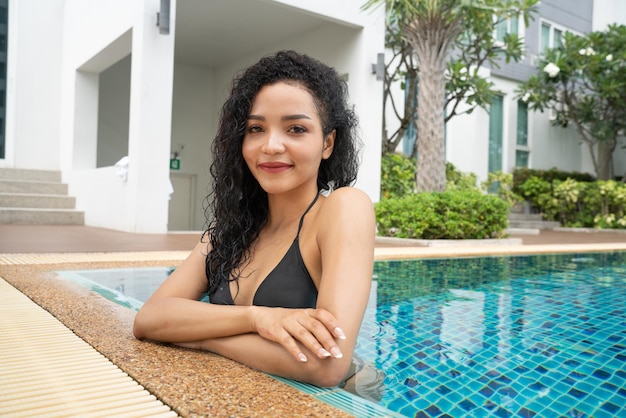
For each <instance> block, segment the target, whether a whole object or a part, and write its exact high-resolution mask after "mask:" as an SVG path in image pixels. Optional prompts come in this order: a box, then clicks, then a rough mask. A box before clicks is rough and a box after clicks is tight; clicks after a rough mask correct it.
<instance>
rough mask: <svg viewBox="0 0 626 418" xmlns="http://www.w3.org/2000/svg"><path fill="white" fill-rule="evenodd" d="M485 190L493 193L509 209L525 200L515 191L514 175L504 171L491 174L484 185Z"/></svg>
mask: <svg viewBox="0 0 626 418" xmlns="http://www.w3.org/2000/svg"><path fill="white" fill-rule="evenodd" d="M482 187H483V190H484V191H485V192H488V193H493V194H495V195H497V196H498V197H500V198H501V199H502V200H504V201H505V202H506V203H507V204H508V205H509V207H512V206H513V205H515V204H516V203H518V202H522V201H523V200H524V198H522V197H521V196H520V195H518V194H517V193H515V192H514V191H513V174H511V173H504V172H502V171H494V172H490V173H489V174H488V175H487V180H485V181H483V183H482Z"/></svg>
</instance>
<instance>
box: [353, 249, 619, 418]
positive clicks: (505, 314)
mask: <svg viewBox="0 0 626 418" xmlns="http://www.w3.org/2000/svg"><path fill="white" fill-rule="evenodd" d="M554 257H556V258H557V259H558V257H557V256H554ZM569 257H571V256H569ZM606 257H609V256H605V255H592V256H590V257H584V258H585V259H586V258H589V259H592V260H596V259H597V260H598V261H597V262H595V263H585V264H584V265H583V264H580V263H572V262H570V263H569V264H562V265H558V263H557V265H558V268H553V269H552V270H551V271H550V272H549V273H545V272H543V273H536V272H534V271H533V268H532V263H533V262H532V261H530V259H526V258H523V257H520V258H515V259H511V260H510V261H507V262H504V261H502V260H500V261H498V260H495V261H494V263H495V264H497V265H499V266H500V267H502V271H504V270H508V271H509V273H510V274H511V275H512V277H509V278H508V279H506V280H505V281H502V282H489V281H486V280H481V281H480V283H479V284H478V285H476V286H472V285H467V286H466V287H462V288H458V289H459V291H456V290H454V292H452V291H449V290H443V291H440V292H436V293H430V294H424V295H423V296H419V295H418V296H412V297H407V298H405V299H402V296H409V295H404V294H403V293H402V292H416V293H418V294H419V293H420V288H419V286H414V285H412V284H407V283H408V282H410V280H412V278H413V277H417V278H420V280H422V279H423V277H425V276H429V275H430V274H433V273H431V272H430V270H427V269H426V270H419V272H417V271H413V270H412V269H414V268H415V266H413V265H412V264H410V262H407V264H403V263H396V264H397V265H398V266H400V268H405V267H407V266H409V269H408V270H409V271H407V272H403V273H402V277H401V278H400V277H399V278H398V280H400V281H399V282H398V283H401V285H398V286H397V288H398V289H400V288H401V289H404V290H402V292H398V293H397V294H394V292H393V291H392V290H389V293H388V294H385V295H384V297H383V298H382V299H383V300H385V301H393V303H390V304H389V305H386V303H387V302H383V303H381V304H380V306H379V309H378V313H377V314H376V318H377V321H378V323H377V324H372V325H368V324H364V326H363V329H362V331H363V332H364V333H369V335H366V337H367V338H368V339H370V341H368V342H367V343H363V344H359V345H358V346H357V350H356V352H357V353H358V355H359V357H361V358H363V359H366V360H369V361H372V362H373V363H375V364H376V365H377V367H378V368H380V369H381V370H385V372H386V373H387V374H388V376H387V378H386V379H385V382H386V385H387V386H386V388H385V391H384V395H383V398H382V399H381V400H380V401H379V403H380V405H382V406H384V407H386V408H388V409H389V410H393V411H396V412H397V413H399V414H400V415H402V416H410V417H416V416H420V417H446V416H450V417H459V416H468V417H481V416H491V417H551V416H556V417H594V418H602V417H605V416H606V417H618V416H626V411H625V410H624V407H623V405H626V368H625V365H626V361H625V360H626V348H625V343H624V342H625V341H626V330H625V329H624V328H626V326H625V325H624V324H626V310H625V309H624V308H623V307H622V306H620V303H619V302H616V301H619V300H626V273H625V272H626V255H624V256H623V257H622V259H621V260H622V261H619V262H620V263H621V264H619V266H618V267H619V268H620V269H621V270H620V273H619V275H617V276H616V277H615V278H614V279H613V280H612V282H611V286H610V287H598V286H594V281H595V280H596V279H595V277H596V276H597V274H598V273H597V272H595V271H594V270H593V269H594V268H597V266H602V265H605V266H604V267H602V273H601V274H602V275H603V277H605V276H606V277H609V276H610V275H611V274H612V270H611V268H612V267H611V266H610V265H609V264H610V263H607V262H606V260H605V258H606ZM616 259H619V257H617V256H616ZM457 261H458V260H457ZM474 262H476V263H478V265H480V266H481V267H480V268H478V267H477V270H476V272H477V276H476V277H481V278H484V277H485V271H486V270H485V269H486V267H484V264H481V263H483V262H482V261H481V262H478V261H474V260H468V263H470V264H471V263H474ZM454 263H455V261H450V260H447V261H446V262H445V263H444V264H445V266H446V267H445V268H447V269H448V270H447V271H446V274H439V275H435V276H433V278H432V279H430V280H431V281H430V282H427V283H428V286H430V288H435V287H436V286H440V285H442V283H444V281H443V279H442V278H443V277H444V276H445V277H446V280H448V282H449V283H450V282H452V281H453V280H455V279H458V280H461V281H463V282H464V283H466V282H467V280H466V279H467V274H468V273H467V272H468V271H471V268H467V267H459V271H458V272H456V271H454V270H452V269H451V267H450V266H451V265H453V264H454ZM485 263H486V262H485ZM427 264H428V268H437V267H436V262H434V261H432V260H431V261H429V263H427ZM458 264H459V266H460V265H461V263H458ZM505 265H506V266H507V267H506V268H504V267H503V266H505ZM593 266H596V267H593ZM517 268H519V269H520V273H519V274H517V273H516V269H517ZM526 271H531V272H532V274H530V275H529V278H526V277H524V274H527V273H523V272H526ZM478 272H480V273H478ZM509 273H507V274H509ZM522 273H523V274H522ZM393 274H395V273H393V271H390V272H385V271H382V270H380V269H379V271H378V272H377V276H378V281H379V283H378V290H381V289H385V286H386V285H385V283H384V282H385V281H386V280H387V279H388V275H393ZM394 280H395V279H394ZM402 280H404V282H402ZM422 281H423V280H422ZM450 288H451V289H455V288H454V287H453V286H452V287H450ZM390 289H391V288H390ZM468 319H469V320H468ZM372 338H373V339H374V340H375V341H374V342H372V341H371V339H372ZM394 388H395V389H394ZM400 388H404V389H400ZM396 390H397V391H398V392H394V391H396Z"/></svg>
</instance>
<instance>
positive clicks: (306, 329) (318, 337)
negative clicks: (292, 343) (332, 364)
mask: <svg viewBox="0 0 626 418" xmlns="http://www.w3.org/2000/svg"><path fill="white" fill-rule="evenodd" d="M301 326H302V328H301V329H299V330H296V332H297V334H296V335H295V336H296V337H297V339H298V340H299V341H300V342H302V343H303V344H304V345H305V346H306V347H307V348H308V349H309V350H311V351H312V352H314V353H317V354H318V356H319V357H320V358H323V357H329V356H333V357H334V358H342V357H343V354H342V353H341V350H340V349H339V347H338V346H337V343H336V342H335V339H334V337H333V335H332V334H331V333H330V332H329V330H328V329H327V328H326V326H325V325H324V324H323V323H322V322H320V321H319V320H318V319H316V318H313V317H312V316H311V315H308V316H307V317H305V318H302V322H301Z"/></svg>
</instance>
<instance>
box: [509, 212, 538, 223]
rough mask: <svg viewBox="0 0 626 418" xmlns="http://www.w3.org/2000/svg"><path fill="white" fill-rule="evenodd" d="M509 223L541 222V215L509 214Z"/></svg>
mask: <svg viewBox="0 0 626 418" xmlns="http://www.w3.org/2000/svg"><path fill="white" fill-rule="evenodd" d="M508 218H509V221H542V220H543V217H542V216H541V213H509V216H508Z"/></svg>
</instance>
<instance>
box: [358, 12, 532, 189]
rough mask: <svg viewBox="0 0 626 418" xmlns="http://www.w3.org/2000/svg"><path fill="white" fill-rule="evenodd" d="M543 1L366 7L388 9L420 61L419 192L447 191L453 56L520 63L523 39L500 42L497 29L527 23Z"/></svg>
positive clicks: (513, 36)
mask: <svg viewBox="0 0 626 418" xmlns="http://www.w3.org/2000/svg"><path fill="white" fill-rule="evenodd" d="M537 1H538V0H482V1H479V0H368V1H367V2H366V3H365V5H364V6H363V8H364V9H369V8H371V7H375V6H379V5H381V4H384V5H385V6H386V9H387V13H386V15H387V24H388V27H391V28H393V29H395V30H398V31H399V32H400V33H401V35H402V37H403V38H404V39H405V40H406V42H407V43H408V44H409V45H410V46H411V48H412V49H413V52H414V53H415V56H416V58H417V62H418V65H419V72H418V97H417V103H418V107H417V149H418V152H417V176H416V182H417V190H418V191H444V190H445V188H446V161H445V141H444V140H445V105H446V69H447V68H448V65H449V64H450V62H451V60H452V59H453V55H457V56H459V57H463V56H464V54H475V55H473V56H474V57H478V58H480V59H479V60H478V61H477V63H484V62H487V63H489V64H491V65H495V66H497V65H498V61H499V60H500V59H505V60H507V61H508V60H510V59H514V60H517V59H519V58H520V57H521V56H522V48H521V42H520V40H519V38H518V37H517V34H507V35H506V36H505V37H504V39H503V41H504V42H502V43H499V42H498V40H497V39H496V37H495V36H494V34H495V29H496V27H497V26H498V25H500V24H501V23H502V22H506V21H507V19H511V18H515V19H517V18H518V17H520V16H521V17H523V18H524V22H525V23H526V24H527V23H528V20H527V19H528V17H529V16H530V13H531V12H532V11H533V8H534V5H535V4H536V3H537ZM467 70H468V71H469V68H468V69H467ZM472 71H474V72H477V71H478V68H477V67H474V68H473V69H472Z"/></svg>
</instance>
